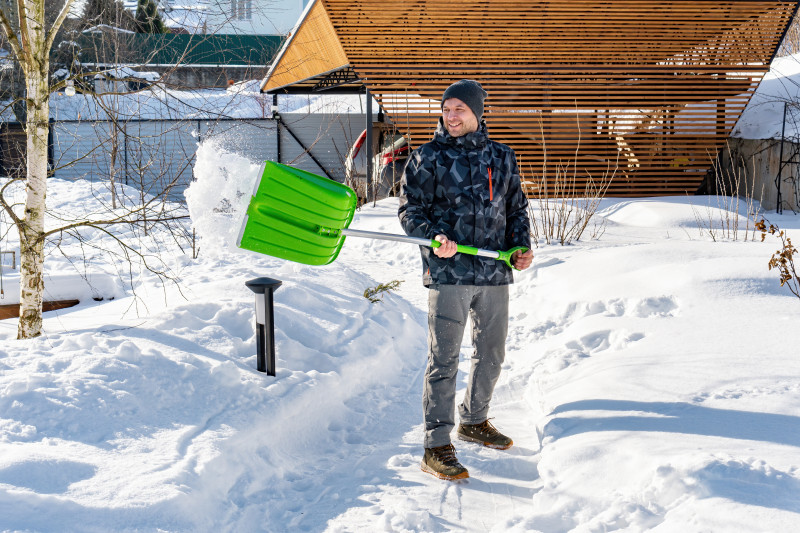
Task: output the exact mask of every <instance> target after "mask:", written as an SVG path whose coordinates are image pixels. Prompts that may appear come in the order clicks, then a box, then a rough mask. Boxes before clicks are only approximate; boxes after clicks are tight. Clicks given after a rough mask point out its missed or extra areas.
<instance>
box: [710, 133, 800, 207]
mask: <svg viewBox="0 0 800 533" xmlns="http://www.w3.org/2000/svg"><path fill="white" fill-rule="evenodd" d="M781 147H783V154H781ZM781 157H782V158H783V161H784V162H786V161H789V163H784V165H783V169H782V171H781ZM779 171H780V172H781V179H780V181H778V173H779ZM737 184H738V185H737ZM705 185H706V190H705V192H707V193H712V194H713V193H719V194H727V195H731V194H736V193H737V192H738V195H739V196H740V197H745V196H748V197H752V198H754V199H755V200H760V201H761V205H762V207H763V208H764V209H766V210H769V211H772V210H776V209H777V208H778V197H779V191H780V207H781V208H782V209H783V210H791V211H794V212H800V144H798V143H792V142H788V141H787V142H781V141H780V140H775V139H766V140H761V139H737V138H730V139H728V143H727V146H725V147H723V149H722V151H721V152H720V154H719V156H718V157H717V161H716V162H715V164H714V166H713V168H712V169H711V171H710V172H709V175H708V176H707V177H706V183H705Z"/></svg>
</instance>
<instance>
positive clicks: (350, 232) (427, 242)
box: [341, 228, 500, 259]
mask: <svg viewBox="0 0 800 533" xmlns="http://www.w3.org/2000/svg"><path fill="white" fill-rule="evenodd" d="M341 232H342V235H345V236H347V237H363V238H365V239H380V240H383V241H397V242H407V243H410V244H418V245H420V246H430V247H431V248H438V244H439V241H435V240H432V239H423V238H421V237H409V236H407V235H396V234H394V233H380V232H378V231H364V230H359V229H351V228H344V229H342V230H341ZM458 251H459V252H461V253H467V254H470V255H478V256H481V257H490V258H492V259H500V252H498V251H496V250H484V249H482V248H473V247H472V246H463V245H461V244H459V245H458Z"/></svg>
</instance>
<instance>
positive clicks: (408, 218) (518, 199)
mask: <svg viewBox="0 0 800 533" xmlns="http://www.w3.org/2000/svg"><path fill="white" fill-rule="evenodd" d="M486 96H487V94H486V91H484V90H483V88H482V87H481V85H480V84H479V83H478V82H476V81H473V80H461V81H458V82H456V83H454V84H453V85H451V86H450V87H448V88H447V90H446V91H445V92H444V95H443V96H442V117H441V118H440V119H439V124H438V127H437V128H436V133H435V134H434V137H433V140H432V141H431V142H428V143H426V144H423V145H422V146H420V147H419V148H418V149H417V150H415V151H414V152H413V153H412V154H411V157H410V158H409V161H408V164H407V165H406V169H405V171H404V173H403V179H402V194H401V198H400V208H399V212H398V215H399V217H400V222H401V223H402V225H403V229H404V230H405V232H406V233H407V234H408V235H412V236H414V237H423V238H427V239H436V240H437V241H439V242H440V243H441V245H440V246H439V247H438V248H435V249H433V250H431V249H430V248H428V247H420V248H421V251H422V268H423V273H424V274H423V283H424V285H425V286H426V287H428V288H429V289H430V292H429V295H428V365H427V368H426V372H425V389H424V392H423V396H422V404H423V410H424V414H425V442H424V444H425V455H424V457H423V459H422V470H424V471H425V472H428V473H431V474H433V475H435V476H437V477H439V478H442V479H448V480H452V479H463V478H467V477H469V473H468V472H467V469H466V468H464V467H463V466H462V465H461V463H459V462H458V459H457V458H456V455H455V449H454V448H453V446H452V444H451V441H450V432H451V431H452V429H453V428H454V427H455V420H454V418H455V414H454V411H455V394H456V374H457V372H458V355H459V351H460V346H461V340H462V337H463V336H464V329H465V327H466V323H467V317H468V316H469V317H470V318H471V320H472V330H473V335H472V337H473V345H474V348H475V350H474V353H473V355H472V366H471V368H470V375H469V380H468V383H467V390H466V394H465V396H464V401H463V403H461V405H459V408H458V411H459V418H460V424H459V426H458V430H457V436H458V438H459V439H462V440H467V441H472V442H477V443H479V444H483V445H484V446H489V447H492V448H497V449H506V448H508V447H510V446H511V445H512V444H513V442H512V440H511V439H510V438H508V437H506V436H505V435H503V434H502V433H500V432H499V431H497V429H495V427H494V426H493V425H492V424H491V423H490V422H489V421H488V412H489V401H490V400H491V398H492V393H493V391H494V386H495V383H497V379H498V377H499V376H500V368H501V365H502V363H503V359H504V358H505V343H506V335H507V333H508V285H509V284H510V283H513V276H512V272H511V269H510V268H509V267H508V265H506V264H505V263H504V262H502V261H497V260H495V259H489V258H484V257H477V256H472V255H467V254H456V246H457V243H462V244H466V245H470V246H475V247H478V248H486V249H490V250H507V249H510V248H513V247H517V246H522V247H525V249H526V250H525V251H524V253H522V251H518V252H515V254H514V255H513V256H512V262H513V264H514V267H515V268H516V269H518V270H524V269H526V268H528V267H529V266H530V265H531V261H532V260H533V252H532V251H530V250H529V248H530V231H529V230H530V222H529V220H528V213H527V206H528V202H527V199H526V198H525V195H524V194H523V193H522V187H521V185H520V177H519V169H518V167H517V161H516V156H515V154H514V151H513V150H512V149H511V148H509V147H508V146H506V145H504V144H501V143H498V142H494V141H491V140H489V136H488V133H487V130H486V123H485V122H484V121H483V120H482V117H483V102H484V100H485V99H486Z"/></svg>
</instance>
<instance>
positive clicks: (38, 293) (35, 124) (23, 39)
mask: <svg viewBox="0 0 800 533" xmlns="http://www.w3.org/2000/svg"><path fill="white" fill-rule="evenodd" d="M73 1H74V0H66V1H65V2H64V3H63V4H62V6H61V11H60V13H59V14H58V16H57V17H56V19H55V22H54V23H53V24H52V26H51V27H50V28H49V31H48V28H47V27H46V26H45V7H46V6H47V4H48V3H49V4H50V5H51V8H52V6H53V5H54V3H53V2H52V1H50V2H48V0H16V6H15V7H16V9H15V13H13V14H12V13H11V12H10V11H9V10H4V9H0V26H2V28H3V30H4V31H5V33H6V37H7V38H8V42H9V45H10V46H11V49H12V52H13V53H14V55H15V56H16V58H17V60H18V61H19V62H20V65H21V66H22V70H23V72H24V73H25V89H26V91H27V94H26V95H25V105H26V109H27V119H26V123H25V127H26V131H25V133H26V136H27V145H26V146H27V154H26V158H27V160H26V163H27V172H26V198H25V211H24V213H23V214H22V216H21V217H15V221H16V223H17V228H18V230H19V238H20V317H19V326H18V328H17V338H18V339H29V338H32V337H37V336H39V335H41V334H42V301H43V297H44V236H45V233H44V231H45V228H44V218H45V200H46V197H47V138H48V133H49V124H48V122H49V119H50V83H49V82H50V80H49V71H50V59H49V58H50V49H51V48H52V46H53V41H54V39H55V35H56V32H57V31H58V29H59V28H60V27H61V24H62V23H63V22H64V19H65V18H66V16H67V13H68V11H69V9H70V8H71V6H72V4H73ZM57 4H58V2H56V3H55V5H57ZM14 16H16V22H17V24H12V22H11V21H12V20H14Z"/></svg>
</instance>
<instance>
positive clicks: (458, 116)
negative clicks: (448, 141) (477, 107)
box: [442, 98, 478, 137]
mask: <svg viewBox="0 0 800 533" xmlns="http://www.w3.org/2000/svg"><path fill="white" fill-rule="evenodd" d="M442 119H443V120H444V127H445V128H447V131H448V132H449V133H450V135H452V136H453V137H461V136H462V135H466V134H467V133H472V132H473V131H478V118H477V117H476V116H475V113H473V112H472V109H470V108H469V106H468V105H467V104H465V103H464V102H462V101H461V100H459V99H458V98H448V99H447V100H445V101H444V105H442Z"/></svg>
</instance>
